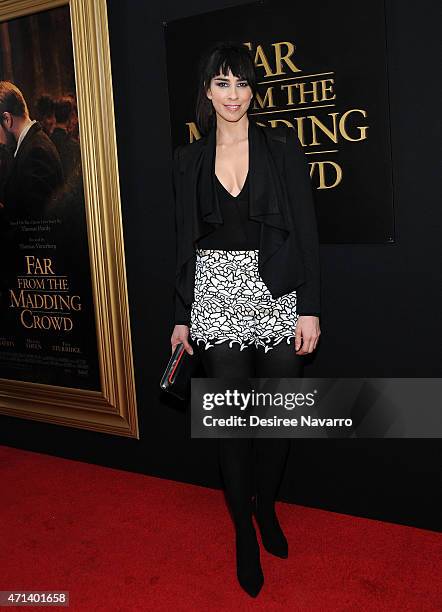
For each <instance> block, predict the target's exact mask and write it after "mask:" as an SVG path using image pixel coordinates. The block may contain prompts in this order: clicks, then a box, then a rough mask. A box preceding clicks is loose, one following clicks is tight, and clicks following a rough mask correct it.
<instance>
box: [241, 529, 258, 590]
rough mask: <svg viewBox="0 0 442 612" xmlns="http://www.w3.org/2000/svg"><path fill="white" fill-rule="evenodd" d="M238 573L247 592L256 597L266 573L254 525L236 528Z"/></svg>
mask: <svg viewBox="0 0 442 612" xmlns="http://www.w3.org/2000/svg"><path fill="white" fill-rule="evenodd" d="M236 574H237V576H238V581H239V583H240V585H241V586H242V588H243V589H244V590H245V591H246V593H248V594H249V595H250V596H251V597H256V596H257V595H258V593H259V592H260V590H261V588H262V585H263V584H264V574H263V572H262V567H261V559H260V554H259V544H258V540H257V538H256V533H255V529H254V527H253V525H251V527H250V528H241V529H237V530H236Z"/></svg>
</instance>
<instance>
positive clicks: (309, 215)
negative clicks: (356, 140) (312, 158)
mask: <svg viewBox="0 0 442 612" xmlns="http://www.w3.org/2000/svg"><path fill="white" fill-rule="evenodd" d="M285 164H286V165H285V171H286V177H287V184H288V190H289V197H290V204H291V206H292V210H293V216H294V224H295V232H296V237H297V240H298V244H299V246H300V249H301V254H302V257H303V261H304V267H305V276H306V280H305V282H304V283H303V284H302V285H300V286H299V287H298V288H297V289H296V295H297V302H296V312H297V314H299V315H302V314H305V315H308V314H314V315H315V316H319V314H320V312H321V296H320V293H321V292H320V259H319V237H318V227H317V218H316V211H315V203H314V199H313V189H312V183H311V179H310V172H309V166H308V163H307V159H306V156H305V153H304V151H303V150H302V145H301V143H300V141H299V139H298V136H297V134H296V131H295V130H294V129H293V128H287V141H286V154H285Z"/></svg>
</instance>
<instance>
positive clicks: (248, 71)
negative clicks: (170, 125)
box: [196, 41, 256, 135]
mask: <svg viewBox="0 0 442 612" xmlns="http://www.w3.org/2000/svg"><path fill="white" fill-rule="evenodd" d="M229 68H230V70H231V71H232V74H233V75H234V76H236V77H238V78H239V79H244V80H245V81H247V83H248V84H249V86H250V88H251V90H252V93H253V98H252V99H251V101H250V106H249V109H250V107H251V106H252V102H253V100H254V99H255V95H256V72H255V64H254V61H253V57H252V54H251V53H250V51H249V49H248V48H247V47H246V46H245V45H243V44H242V43H240V42H236V41H223V42H217V43H215V44H214V45H212V46H211V47H210V48H209V49H207V50H206V51H205V52H204V53H203V55H202V56H201V59H200V61H199V66H198V69H199V84H198V93H197V98H196V122H197V125H198V129H199V130H200V132H202V134H203V135H204V134H207V132H208V131H209V130H210V128H211V126H212V124H213V122H214V121H215V116H216V115H215V110H214V108H213V106H212V101H211V100H209V98H208V97H207V95H206V91H207V89H208V88H209V86H210V81H211V80H212V79H213V77H215V76H217V75H218V74H220V73H221V74H223V75H224V76H227V75H228V73H229Z"/></svg>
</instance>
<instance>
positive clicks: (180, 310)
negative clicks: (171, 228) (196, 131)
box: [172, 145, 191, 327]
mask: <svg viewBox="0 0 442 612" xmlns="http://www.w3.org/2000/svg"><path fill="white" fill-rule="evenodd" d="M182 147H183V145H178V146H177V147H176V148H175V150H174V152H173V162H172V185H173V198H174V206H175V245H176V250H175V270H176V272H177V271H178V270H177V266H178V241H179V240H180V235H181V228H182V226H183V214H184V211H183V210H182V197H181V193H180V187H181V185H180V169H179V163H180V151H181V149H182ZM175 278H176V276H175ZM174 309H175V313H174V320H175V325H187V326H189V327H190V312H191V306H186V305H185V304H184V302H183V300H182V299H181V296H180V295H179V293H178V291H177V290H176V287H175V288H174Z"/></svg>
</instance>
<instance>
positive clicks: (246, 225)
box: [198, 174, 261, 251]
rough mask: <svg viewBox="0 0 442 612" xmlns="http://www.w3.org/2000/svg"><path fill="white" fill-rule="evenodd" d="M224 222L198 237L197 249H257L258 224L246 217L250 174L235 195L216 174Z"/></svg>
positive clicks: (247, 213) (259, 225) (259, 226)
mask: <svg viewBox="0 0 442 612" xmlns="http://www.w3.org/2000/svg"><path fill="white" fill-rule="evenodd" d="M215 182H216V185H217V190H218V198H219V204H220V208H221V215H222V218H223V221H224V223H223V224H222V225H217V226H216V229H215V230H214V231H213V232H211V233H210V234H208V235H207V236H203V237H202V238H200V240H199V241H198V248H199V249H219V250H222V251H229V250H231V251H252V250H258V249H259V238H260V231H261V224H260V223H258V221H253V220H252V219H249V174H247V178H246V180H245V183H244V185H243V188H242V189H241V191H240V193H239V194H238V195H237V196H233V195H231V194H230V193H229V192H228V191H227V189H226V188H225V187H224V186H223V185H222V183H221V182H220V180H219V179H218V177H217V176H216V175H215Z"/></svg>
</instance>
